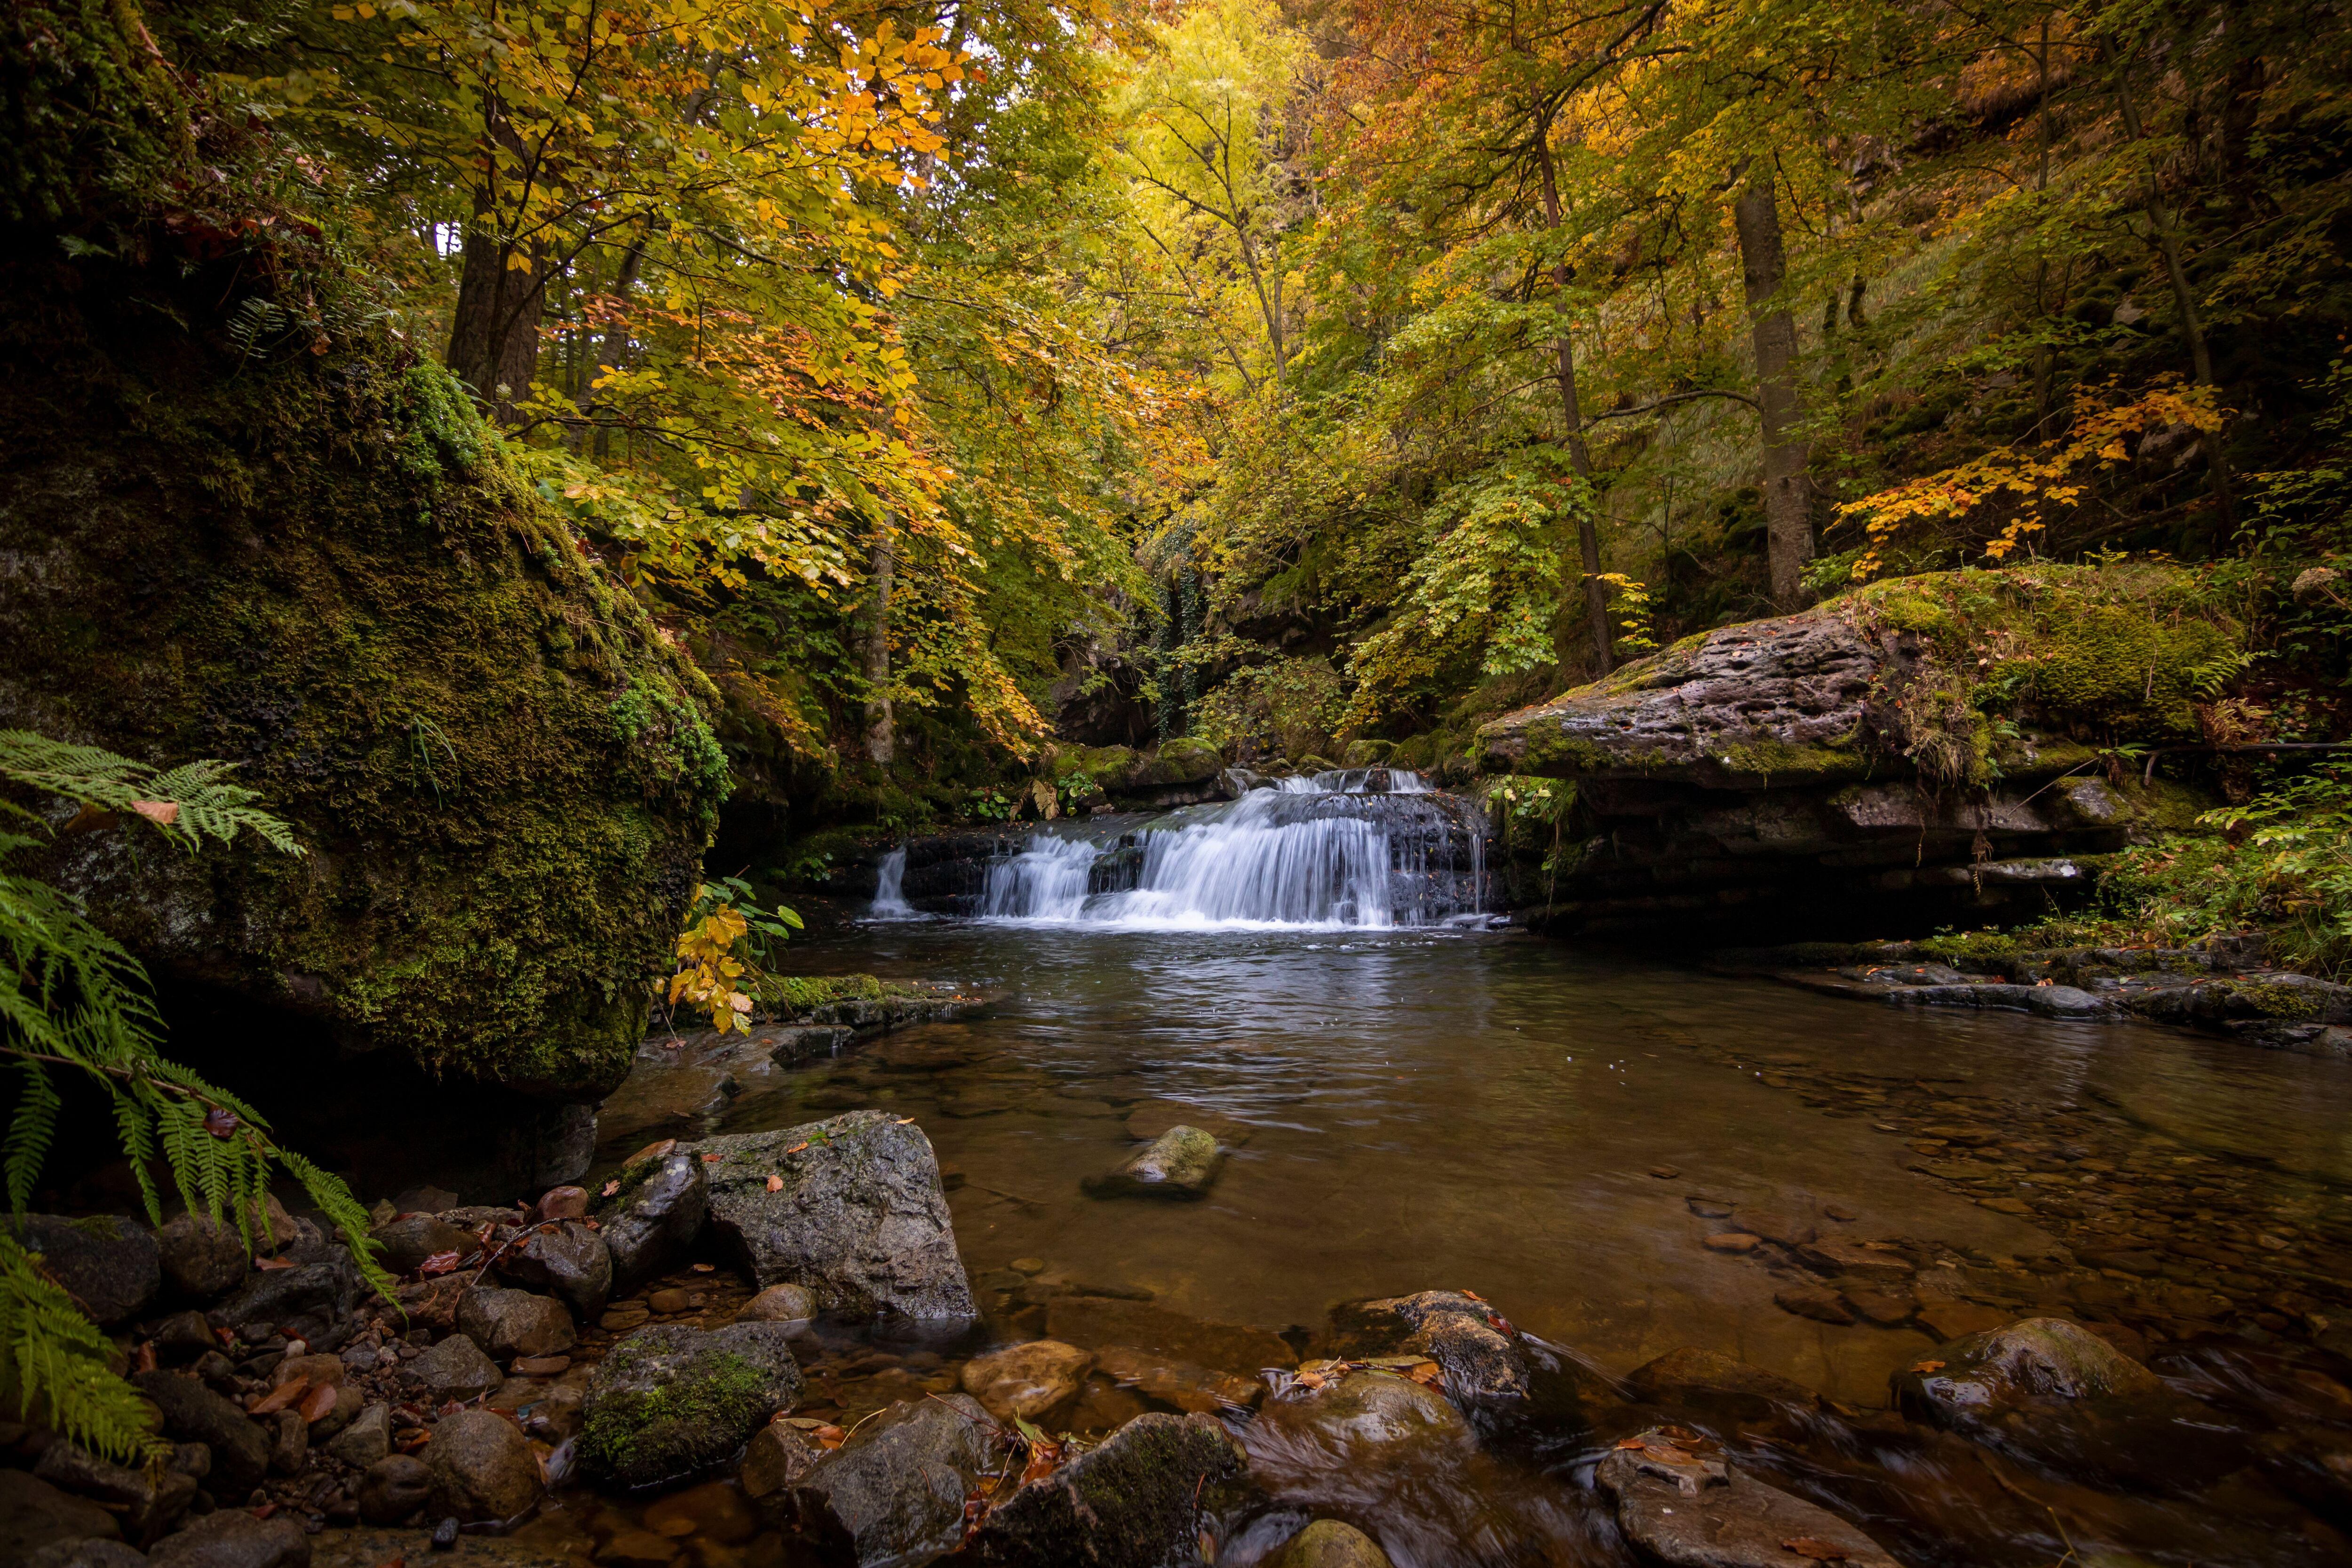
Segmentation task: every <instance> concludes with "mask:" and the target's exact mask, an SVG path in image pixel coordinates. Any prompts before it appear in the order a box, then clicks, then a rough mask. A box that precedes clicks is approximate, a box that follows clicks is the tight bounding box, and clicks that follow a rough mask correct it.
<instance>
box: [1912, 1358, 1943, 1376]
mask: <svg viewBox="0 0 2352 1568" xmlns="http://www.w3.org/2000/svg"><path fill="white" fill-rule="evenodd" d="M1911 1370H1912V1371H1913V1372H1916V1373H1918V1374H1919V1375H1920V1376H1922V1377H1925V1376H1926V1375H1927V1373H1931V1372H1941V1371H1943V1370H1944V1363H1942V1362H1939V1361H1922V1362H1914V1363H1911Z"/></svg>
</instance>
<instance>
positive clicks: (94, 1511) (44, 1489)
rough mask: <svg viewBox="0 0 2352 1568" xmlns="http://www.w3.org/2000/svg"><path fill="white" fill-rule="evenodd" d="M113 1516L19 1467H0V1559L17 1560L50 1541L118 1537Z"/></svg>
mask: <svg viewBox="0 0 2352 1568" xmlns="http://www.w3.org/2000/svg"><path fill="white" fill-rule="evenodd" d="M121 1533H122V1529H121V1526H120V1525H118V1524H117V1523H116V1522H115V1521H114V1516H113V1515H112V1514H110V1513H109V1512H107V1510H104V1509H102V1508H100V1506H99V1505H98V1504H96V1503H94V1502H91V1501H89V1500H87V1499H84V1498H78V1497H73V1496H71V1495H69V1494H68V1493H65V1492H61V1491H59V1490H58V1489H57V1488H55V1487H53V1486H51V1485H49V1484H48V1482H47V1481H43V1480H37V1479H34V1478H33V1477H32V1476H30V1475H28V1474H27V1473H26V1472H25V1471H23V1470H12V1469H0V1563H21V1562H23V1561H24V1560H25V1559H26V1558H27V1557H29V1556H31V1555H32V1554H33V1553H34V1552H37V1551H38V1550H40V1549H41V1548H42V1547H44V1546H47V1545H49V1544H50V1543H51V1542H62V1541H82V1540H87V1539H89V1538H90V1537H93V1536H95V1537H99V1538H101V1539H118V1538H120V1537H121Z"/></svg>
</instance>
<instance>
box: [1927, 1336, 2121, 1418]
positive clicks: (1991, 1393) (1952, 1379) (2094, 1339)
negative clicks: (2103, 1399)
mask: <svg viewBox="0 0 2352 1568" xmlns="http://www.w3.org/2000/svg"><path fill="white" fill-rule="evenodd" d="M2162 1386H2163V1384H2161V1382H2160V1381H2159V1380H2158V1377H2157V1375H2156V1374H2155V1373H2152V1372H2150V1371H2148V1370H2147V1368H2146V1367H2144V1366H2142V1365H2140V1364H2139V1363H2137V1362H2136V1361H2134V1360H2132V1359H2131V1358H2130V1357H2129V1356H2126V1355H2124V1354H2123V1353H2121V1352H2118V1351H2116V1349H2115V1348H2114V1347H2113V1346H2111V1345H2109V1344H2108V1343H2107V1342H2106V1341H2105V1340H2103V1339H2101V1338H2099V1336H2098V1335H2096V1334H2095V1333H2093V1332H2091V1331H2089V1330H2088V1329H2085V1328H2084V1327H2082V1326H2081V1325H2080V1324H2077V1323H2070V1322H2068V1321H2065V1320H2064V1319H2063V1318H2027V1319H2024V1320H2022V1321H2018V1322H2014V1323H2011V1324H2010V1325H2009V1326H2008V1327H2006V1328H2003V1329H1997V1330H1994V1331H1991V1332H1989V1333H1981V1334H1977V1335H1974V1336H1972V1337H1970V1338H1969V1339H1967V1340H1964V1341H1962V1342H1960V1343H1958V1344H1957V1345H1954V1346H1952V1347H1951V1348H1950V1349H1949V1351H1948V1352H1946V1353H1945V1354H1944V1357H1943V1360H1942V1361H1941V1362H1940V1363H1938V1364H1937V1367H1936V1369H1935V1370H1934V1371H1932V1372H1929V1373H1900V1374H1898V1375H1897V1376H1896V1379H1895V1394H1896V1397H1897V1400H1898V1401H1899V1402H1902V1403H1905V1404H1906V1407H1916V1408H1919V1409H1923V1410H1928V1411H1934V1410H1974V1411H1981V1410H1989V1409H1992V1408H1994V1407H1997V1406H2000V1405H2005V1404H2009V1403H2012V1402H2014V1401H2016V1400H2019V1399H2021V1398H2054V1399H2086V1398H2090V1397H2093V1396H2095V1395H2101V1394H2153V1393H2156V1392H2157V1391H2158V1389H2160V1388H2161V1387H2162Z"/></svg>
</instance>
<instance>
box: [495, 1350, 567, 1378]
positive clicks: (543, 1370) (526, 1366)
mask: <svg viewBox="0 0 2352 1568" xmlns="http://www.w3.org/2000/svg"><path fill="white" fill-rule="evenodd" d="M571 1367H572V1358H571V1357H570V1356H568V1355H525V1356H517V1357H515V1359H514V1364H513V1365H511V1366H509V1368H508V1369H507V1370H508V1371H509V1373H512V1374H513V1375H514V1376H516V1377H557V1376H561V1375H562V1373H565V1372H568V1371H570V1370H571Z"/></svg>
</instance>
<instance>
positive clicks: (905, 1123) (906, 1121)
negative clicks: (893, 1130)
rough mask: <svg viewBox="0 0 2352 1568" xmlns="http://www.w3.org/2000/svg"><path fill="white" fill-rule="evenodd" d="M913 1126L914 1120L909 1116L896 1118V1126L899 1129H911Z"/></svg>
mask: <svg viewBox="0 0 2352 1568" xmlns="http://www.w3.org/2000/svg"><path fill="white" fill-rule="evenodd" d="M914 1124H915V1119H914V1118H913V1117H911V1116H901V1117H900V1118H898V1125H899V1126H901V1127H912V1126H913V1125H914Z"/></svg>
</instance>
